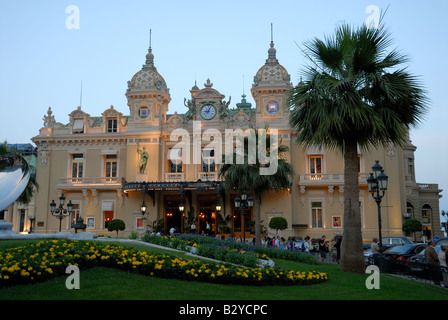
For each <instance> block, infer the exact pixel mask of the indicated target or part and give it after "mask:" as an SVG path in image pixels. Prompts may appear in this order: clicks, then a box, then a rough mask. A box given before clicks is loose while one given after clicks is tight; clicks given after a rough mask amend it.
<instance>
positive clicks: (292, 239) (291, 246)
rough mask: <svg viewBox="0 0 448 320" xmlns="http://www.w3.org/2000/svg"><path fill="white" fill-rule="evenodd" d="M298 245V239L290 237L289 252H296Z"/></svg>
mask: <svg viewBox="0 0 448 320" xmlns="http://www.w3.org/2000/svg"><path fill="white" fill-rule="evenodd" d="M295 245H296V238H295V237H290V239H289V251H294V249H295Z"/></svg>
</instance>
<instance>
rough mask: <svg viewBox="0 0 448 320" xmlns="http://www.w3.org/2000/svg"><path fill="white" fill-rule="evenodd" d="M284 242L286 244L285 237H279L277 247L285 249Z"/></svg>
mask: <svg viewBox="0 0 448 320" xmlns="http://www.w3.org/2000/svg"><path fill="white" fill-rule="evenodd" d="M285 244H286V241H285V238H283V237H281V239H280V243H279V249H280V250H285Z"/></svg>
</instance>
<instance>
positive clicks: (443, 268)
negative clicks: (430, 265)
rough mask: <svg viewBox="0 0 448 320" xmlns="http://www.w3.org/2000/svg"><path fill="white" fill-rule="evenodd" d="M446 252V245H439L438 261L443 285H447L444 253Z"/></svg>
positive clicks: (447, 277)
mask: <svg viewBox="0 0 448 320" xmlns="http://www.w3.org/2000/svg"><path fill="white" fill-rule="evenodd" d="M447 253H448V248H447V247H446V246H441V247H440V252H439V261H440V267H441V272H442V279H443V284H444V285H445V287H446V286H447V285H448V268H447V267H448V265H447V264H446V255H447Z"/></svg>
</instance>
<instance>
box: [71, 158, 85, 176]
mask: <svg viewBox="0 0 448 320" xmlns="http://www.w3.org/2000/svg"><path fill="white" fill-rule="evenodd" d="M83 171H84V155H83V154H82V153H80V154H74V155H73V158H72V178H82V177H83Z"/></svg>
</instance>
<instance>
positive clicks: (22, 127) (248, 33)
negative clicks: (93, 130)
mask: <svg viewBox="0 0 448 320" xmlns="http://www.w3.org/2000/svg"><path fill="white" fill-rule="evenodd" d="M70 5H75V6H76V7H77V8H78V9H79V29H69V28H67V26H66V20H67V19H69V20H70V21H72V20H71V14H72V12H71V11H70V12H69V13H66V9H67V7H68V6H70ZM369 5H374V6H377V7H378V8H380V9H385V8H386V7H388V6H389V9H388V11H387V14H386V16H385V19H384V22H385V24H386V26H387V27H388V28H389V30H390V32H391V33H392V35H393V38H394V39H395V42H394V44H393V46H392V47H397V48H398V49H400V50H401V51H402V52H403V53H405V54H407V55H408V56H409V58H410V62H409V63H408V64H407V65H408V68H409V70H410V71H411V72H412V73H414V74H416V75H419V76H420V77H421V80H422V82H423V83H424V85H425V87H426V89H427V91H428V95H429V97H430V99H431V105H430V112H429V113H428V115H427V117H426V119H425V121H424V122H423V125H422V126H421V127H419V128H418V129H415V130H413V131H412V132H411V139H412V141H413V143H414V144H415V145H416V146H417V151H416V175H417V180H418V182H421V183H438V184H439V187H440V188H442V189H445V190H444V192H443V193H442V194H443V195H444V197H443V198H442V199H441V200H440V207H441V209H443V210H448V197H447V193H446V190H447V189H448V183H447V180H448V170H447V169H446V164H445V162H446V159H448V148H447V144H448V142H447V141H448V132H447V130H446V125H445V123H446V119H447V116H448V108H447V99H446V98H445V93H446V91H447V83H446V81H444V79H445V78H446V74H448V67H447V64H446V63H444V61H445V60H446V52H448V41H447V40H448V39H447V38H448V36H447V32H446V31H447V27H446V14H447V12H448V1H446V0H432V1H426V2H425V1H398V0H396V1H392V0H389V1H380V0H369V1H363V0H352V1H349V0H320V1H319V0H317V1H303V0H277V1H267V0H256V1H255V0H238V1H234V0H227V1H221V0H215V1H213V0H208V1H205V0H204V1H202V0H190V1H184V0H182V1H181V0H177V1H174V0H164V1H152V0H149V1H148V0H146V1H137V0H127V1H121V0H113V1H111V0H86V1H84V0H70V1H65V0H58V1H56V0H39V1H35V0H32V1H25V0H14V1H13V0H0V44H1V48H2V50H0V67H1V69H0V70H1V71H0V93H1V94H0V110H1V117H0V140H5V139H6V140H7V141H8V142H10V143H23V142H29V141H30V138H31V137H33V136H35V135H37V134H38V132H39V128H40V127H41V126H42V124H43V121H42V117H43V116H44V114H46V111H47V109H48V107H49V106H51V107H52V110H53V114H54V115H55V118H56V121H58V122H62V123H67V122H68V114H69V113H70V112H71V111H73V110H74V109H75V108H76V107H77V106H78V105H79V104H80V87H81V81H82V83H83V89H82V92H83V94H82V109H83V110H84V111H86V112H88V113H89V114H90V115H91V116H99V115H101V113H102V112H103V111H104V110H106V109H107V108H109V106H110V105H114V107H115V108H116V109H117V110H119V111H120V112H122V113H124V114H125V115H126V114H128V113H129V111H128V107H127V104H126V98H125V95H124V94H125V91H126V88H127V81H128V80H130V79H131V78H132V76H133V75H134V74H135V73H136V72H137V71H139V70H140V69H141V66H142V64H144V62H145V55H146V53H147V49H148V44H149V30H150V29H152V49H153V54H154V56H155V59H154V62H155V65H156V67H157V69H158V71H159V73H160V74H161V75H162V76H163V77H164V79H165V81H166V82H167V85H168V87H169V88H170V93H171V98H172V100H171V103H170V106H169V113H174V111H178V112H180V113H184V112H185V110H186V108H185V107H184V105H183V100H184V98H185V97H187V98H188V97H189V95H190V93H189V90H190V89H191V87H192V86H193V85H194V82H195V80H197V83H198V86H199V87H203V84H204V83H205V82H206V80H207V78H210V80H211V82H212V83H213V84H214V88H215V89H217V90H218V91H220V92H221V93H222V94H224V95H225V96H226V99H228V98H229V96H231V97H232V105H231V106H234V105H235V103H237V102H239V101H240V99H241V94H242V93H243V90H244V91H245V93H246V94H247V98H248V101H249V102H251V103H252V104H254V102H253V99H252V97H251V95H250V87H251V85H252V80H253V76H254V75H255V74H256V72H257V70H258V69H259V68H260V67H261V66H262V65H263V64H264V62H265V59H266V58H267V50H268V48H269V42H270V37H271V35H270V25H271V23H273V25H274V43H275V47H276V49H277V58H278V59H279V61H280V63H281V64H282V65H283V66H284V67H285V68H286V69H287V70H288V72H289V73H290V74H291V76H292V81H293V84H297V82H298V81H299V79H300V70H301V69H302V68H303V66H304V64H305V59H304V58H303V55H302V53H301V51H300V49H299V46H300V45H302V44H303V42H304V41H306V40H309V39H312V38H313V37H318V38H322V37H324V36H325V35H328V34H331V33H332V32H333V30H334V28H335V26H336V25H337V24H339V23H341V22H349V23H351V24H354V25H359V24H362V23H364V22H365V21H366V19H367V18H368V17H369V16H370V15H371V14H372V13H371V12H367V13H366V9H367V7H368V6H369ZM392 47H391V48H392Z"/></svg>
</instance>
